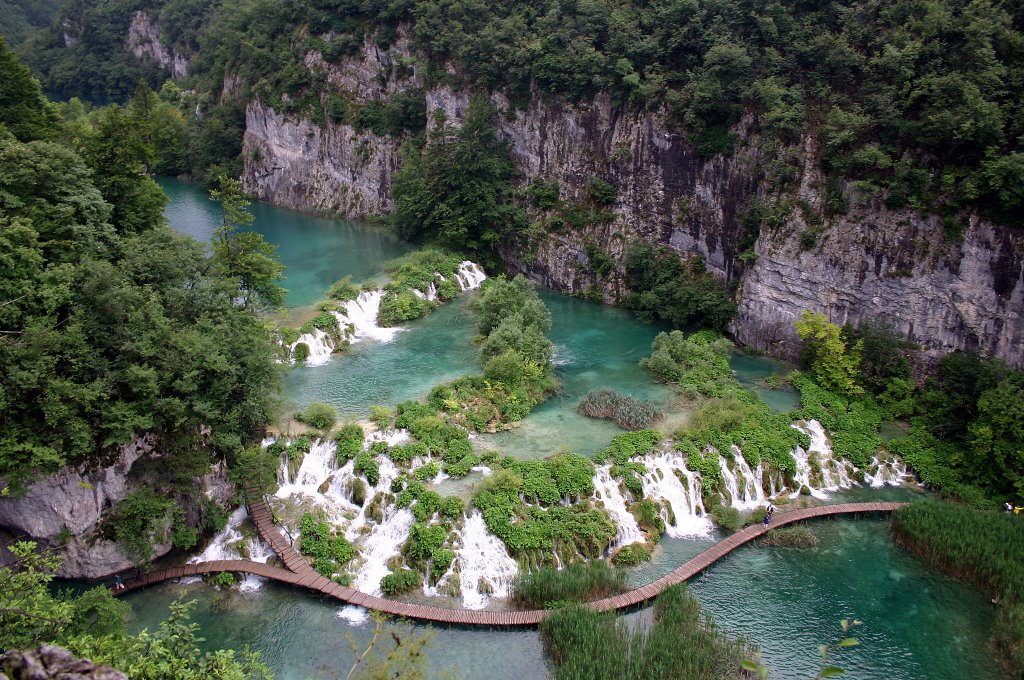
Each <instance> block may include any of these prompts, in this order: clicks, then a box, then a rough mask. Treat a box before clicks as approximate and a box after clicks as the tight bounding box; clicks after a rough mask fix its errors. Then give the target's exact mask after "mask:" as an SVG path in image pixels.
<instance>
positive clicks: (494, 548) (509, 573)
mask: <svg viewBox="0 0 1024 680" xmlns="http://www.w3.org/2000/svg"><path fill="white" fill-rule="evenodd" d="M457 536H458V537H457V539H456V541H457V543H459V544H460V545H459V547H458V548H456V549H455V561H454V562H453V563H452V569H451V572H457V573H458V574H459V579H460V582H461V585H462V606H464V607H466V608H467V609H483V608H484V607H486V606H487V602H488V601H489V599H490V598H491V597H508V593H509V588H510V587H511V585H512V582H513V580H514V579H515V578H516V576H517V575H518V574H519V566H518V565H517V564H516V561H515V560H514V559H512V557H511V556H510V555H509V554H508V550H506V549H505V544H504V543H502V542H501V540H500V539H498V538H497V537H496V536H495V535H494V534H492V533H490V532H489V531H487V525H486V524H485V523H484V516H483V515H482V514H480V511H479V510H473V512H472V513H470V515H469V517H467V518H466V521H465V524H464V525H463V527H462V529H461V530H459V531H458V532H457ZM450 577H451V573H449V574H446V575H445V577H444V578H450ZM442 580H443V579H442ZM487 590H489V591H490V593H489V594H488V593H487V592H484V591H487Z"/></svg>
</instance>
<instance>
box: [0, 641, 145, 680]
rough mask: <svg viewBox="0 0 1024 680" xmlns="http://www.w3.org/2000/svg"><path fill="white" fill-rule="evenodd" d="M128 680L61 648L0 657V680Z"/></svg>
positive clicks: (27, 651) (124, 676) (45, 646)
mask: <svg viewBox="0 0 1024 680" xmlns="http://www.w3.org/2000/svg"><path fill="white" fill-rule="evenodd" d="M51 679H52V680H128V676H127V675H125V674H124V673H122V672H121V671H116V670H114V669H113V668H111V667H110V666H104V665H102V664H95V663H93V662H92V661H89V660H88V659H80V658H78V657H76V656H75V655H74V654H72V653H71V652H69V651H68V650H66V649H64V648H63V647H55V646H54V645H43V646H42V647H40V648H39V649H28V650H12V651H9V652H6V653H4V654H3V655H0V680H51Z"/></svg>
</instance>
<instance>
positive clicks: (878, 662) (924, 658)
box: [128, 499, 1000, 680]
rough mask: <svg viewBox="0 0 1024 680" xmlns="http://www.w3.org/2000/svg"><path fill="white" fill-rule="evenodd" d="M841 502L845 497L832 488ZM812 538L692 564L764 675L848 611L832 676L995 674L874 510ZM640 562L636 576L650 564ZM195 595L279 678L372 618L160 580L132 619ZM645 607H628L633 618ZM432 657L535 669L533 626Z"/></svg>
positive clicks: (442, 647)
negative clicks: (851, 626)
mask: <svg viewBox="0 0 1024 680" xmlns="http://www.w3.org/2000/svg"><path fill="white" fill-rule="evenodd" d="M844 500H845V499H844ZM808 526H810V527H811V528H812V529H813V530H814V532H815V533H816V534H817V535H818V536H819V538H820V539H821V544H820V545H819V546H818V547H817V548H813V549H810V550H793V549H782V548H760V547H756V546H747V547H744V548H741V549H740V550H738V551H737V552H735V553H733V554H732V555H730V556H728V557H726V558H725V559H724V560H722V561H721V562H719V563H718V564H716V565H715V566H713V567H712V568H711V569H710V570H708V571H707V572H706V573H704V574H703V575H701V576H698V577H697V578H696V579H695V580H694V581H693V582H692V583H691V587H692V588H693V590H694V592H695V593H696V594H697V596H698V598H699V599H700V600H701V603H702V604H703V606H704V607H705V609H706V610H707V611H708V613H710V614H711V615H713V616H714V617H715V619H716V621H718V622H719V624H720V625H721V626H722V627H723V628H725V629H726V630H727V631H728V632H729V633H730V634H732V635H744V636H746V637H748V638H750V639H751V640H752V641H753V642H755V643H756V644H757V645H759V646H760V647H761V649H762V650H763V652H764V659H765V662H766V663H767V665H768V666H769V668H771V671H772V673H771V677H773V678H786V679H788V678H808V677H813V676H814V674H815V673H816V672H817V666H816V663H817V645H818V644H821V643H823V642H829V641H831V640H832V639H833V637H834V636H836V635H838V631H839V628H838V625H839V620H840V619H842V618H859V619H861V620H863V621H864V625H863V626H861V627H859V628H858V629H857V633H856V635H857V637H859V638H860V640H861V643H862V644H861V646H860V647H858V648H856V649H853V650H848V651H847V652H846V653H844V654H843V656H842V659H841V661H840V665H841V666H843V667H844V668H846V669H847V675H846V676H845V677H850V678H864V679H880V678H885V679H891V680H912V679H913V680H916V679H919V678H946V679H949V680H960V679H964V680H966V679H967V678H974V679H981V680H984V679H986V678H998V677H1000V675H999V674H998V672H996V670H995V669H994V668H992V666H991V665H992V662H991V660H990V657H989V656H988V653H987V649H986V644H987V640H988V637H989V635H990V633H991V625H992V616H993V612H992V606H991V605H990V604H989V603H988V601H987V600H986V598H985V597H984V596H983V595H982V594H981V593H979V592H977V591H974V590H973V589H971V588H969V587H967V586H965V585H963V584H961V583H957V582H955V581H952V580H950V579H947V578H945V577H943V576H941V575H940V574H938V573H937V572H935V571H933V570H931V569H929V568H928V567H927V566H926V565H925V564H924V563H923V562H921V561H920V560H918V559H916V558H914V557H912V556H910V555H909V554H908V553H906V552H904V551H902V550H901V549H899V548H897V547H896V546H895V545H894V544H893V542H892V541H891V539H890V538H889V528H888V522H887V521H885V520H881V519H859V520H853V519H839V520H824V521H816V522H812V523H810V524H808ZM710 544H711V541H710V540H682V539H680V540H666V541H664V542H663V550H662V551H661V553H660V555H656V556H655V560H656V563H657V562H663V566H664V567H668V566H669V565H671V566H672V567H674V566H676V565H678V564H681V563H682V562H684V561H686V559H689V557H692V556H693V555H695V554H697V553H698V552H700V551H701V550H704V549H705V548H706V547H707V546H708V545H710ZM661 570H662V569H661V568H653V569H652V568H651V567H649V566H648V567H645V568H644V571H643V572H642V574H637V576H638V577H640V576H642V577H643V578H642V580H644V581H646V580H648V578H647V577H650V576H655V575H660V574H658V572H661ZM182 596H184V597H186V599H192V598H194V599H196V600H198V607H197V610H196V612H195V617H194V618H195V620H196V621H197V622H199V623H200V624H201V625H202V627H203V633H204V635H205V636H206V638H207V642H206V643H205V646H206V647H207V648H211V649H212V648H217V647H225V646H227V647H234V648H241V647H243V646H244V645H246V644H248V645H251V646H252V647H253V648H254V649H258V650H260V651H262V652H263V655H264V659H265V661H266V662H267V663H269V664H270V665H271V667H272V668H273V669H274V671H275V672H276V673H277V677H278V678H280V679H282V680H298V679H300V678H307V677H326V676H324V675H322V674H318V673H317V670H318V668H320V667H327V668H329V669H330V670H332V671H334V672H335V673H337V672H340V673H341V674H342V675H344V673H346V672H347V671H348V668H349V667H350V665H351V663H352V659H353V658H354V653H353V652H352V650H351V646H350V643H349V641H348V640H347V639H346V635H349V634H350V635H351V636H353V637H354V638H355V639H356V640H359V641H363V640H366V639H368V637H369V635H370V634H371V633H372V624H370V623H364V624H361V625H359V626H350V625H349V624H348V623H347V622H346V621H345V620H343V619H340V618H338V617H337V613H338V612H339V611H340V610H341V607H340V606H339V605H338V604H337V603H334V602H330V601H327V600H323V599H320V598H316V597H313V596H311V595H309V594H307V593H304V592H302V591H299V590H293V589H290V588H286V587H282V586H275V585H270V584H268V585H265V586H264V587H263V589H262V590H260V591H257V592H255V593H248V594H242V593H236V592H226V593H222V592H218V591H216V590H214V589H213V588H210V587H208V586H205V585H202V584H197V585H193V586H179V585H175V584H168V585H164V586H159V587H155V588H151V589H149V590H147V591H145V592H141V593H133V594H131V595H129V596H128V598H129V600H130V601H131V602H132V604H133V605H134V606H135V609H136V615H135V618H134V619H133V621H132V622H131V627H132V629H133V630H138V629H140V628H142V627H145V626H150V627H152V626H155V625H156V624H157V623H158V622H159V621H160V620H161V619H162V618H163V617H164V616H166V613H167V605H168V604H169V603H170V602H171V601H172V600H173V599H175V598H176V597H182ZM648 612H649V610H645V612H643V613H641V615H640V616H639V617H638V618H641V619H643V618H646V616H645V614H647V613H648ZM432 629H433V630H435V631H436V637H435V639H434V641H433V643H432V644H431V646H430V647H429V648H428V652H427V653H428V658H429V660H430V663H431V665H432V667H433V668H435V669H448V668H452V667H453V666H454V667H456V668H457V669H458V671H459V672H460V674H461V676H462V677H464V678H466V679H467V680H477V679H479V680H502V679H505V678H508V679H510V680H512V679H520V678H534V677H547V676H548V670H547V666H546V662H545V660H544V655H543V648H542V644H541V641H540V636H539V634H538V633H537V632H536V631H534V630H523V631H498V630H474V629H468V628H444V627H432Z"/></svg>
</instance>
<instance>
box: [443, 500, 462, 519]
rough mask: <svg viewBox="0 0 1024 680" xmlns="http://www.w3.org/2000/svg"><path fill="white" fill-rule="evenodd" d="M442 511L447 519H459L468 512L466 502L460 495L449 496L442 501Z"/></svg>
mask: <svg viewBox="0 0 1024 680" xmlns="http://www.w3.org/2000/svg"><path fill="white" fill-rule="evenodd" d="M440 513H441V516H442V517H444V518H446V519H459V518H460V517H462V516H463V515H465V513H466V504H465V502H463V500H462V499H461V498H459V497H458V496H447V497H446V498H444V500H442V501H441V507H440Z"/></svg>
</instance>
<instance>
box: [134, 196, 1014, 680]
mask: <svg viewBox="0 0 1024 680" xmlns="http://www.w3.org/2000/svg"><path fill="white" fill-rule="evenodd" d="M161 184H162V186H163V187H164V189H165V191H167V192H168V195H169V196H171V198H172V203H171V205H170V206H169V207H168V210H167V215H168V218H169V220H170V222H171V225H172V226H173V227H174V228H175V229H178V230H179V231H183V232H186V233H190V234H192V235H194V236H196V237H197V238H201V239H208V238H209V235H210V234H211V233H212V230H213V229H214V228H215V226H216V225H217V224H218V222H219V219H220V216H219V213H218V212H217V210H216V206H215V205H214V204H213V203H212V202H210V201H208V200H207V199H206V197H205V194H204V193H203V192H202V191H201V190H200V189H199V188H198V187H197V186H196V185H192V184H186V183H182V182H177V181H173V180H163V181H162V182H161ZM254 212H255V214H256V221H255V223H254V229H256V230H258V231H260V232H261V233H263V234H264V236H265V237H266V238H267V240H268V241H270V242H271V243H275V244H277V245H278V246H279V248H280V249H279V256H280V258H281V260H282V262H283V263H284V264H286V265H287V267H288V269H287V271H286V275H287V276H288V280H287V281H286V282H285V285H286V286H287V287H288V288H289V297H288V304H289V305H290V306H304V305H308V304H311V303H313V302H315V301H316V300H318V299H319V298H320V297H321V296H322V294H323V291H324V290H325V289H326V287H327V286H328V285H330V283H332V282H333V281H335V280H336V279H338V278H340V277H341V276H344V275H346V274H351V275H352V276H353V278H354V279H355V280H357V281H358V280H365V279H369V278H372V277H374V276H375V275H377V274H378V273H379V269H380V264H381V262H382V261H384V260H386V259H389V258H392V257H395V256H398V255H401V254H402V253H404V252H406V251H407V250H408V248H409V247H408V246H407V245H405V244H402V243H401V242H399V241H397V240H395V239H394V238H391V237H390V236H388V235H387V234H384V233H382V232H380V231H377V230H374V229H372V228H371V227H369V226H368V225H365V224H362V223H359V222H345V221H340V220H326V219H318V218H311V217H308V216H304V215H300V214H298V213H294V212H291V211H286V210H281V209H277V208H273V207H271V206H265V205H258V206H254ZM541 294H542V297H543V299H544V301H545V303H546V304H547V305H548V307H549V309H551V312H552V316H553V321H554V323H553V328H552V334H551V335H552V339H553V341H554V343H555V345H556V348H557V356H556V364H557V365H556V373H557V376H558V378H559V380H560V381H561V384H562V387H561V389H560V391H559V393H558V394H557V395H556V396H555V397H554V398H552V399H551V400H550V401H548V402H546V403H545V404H543V405H542V406H540V407H539V408H537V409H536V410H535V411H534V413H532V414H531V415H530V416H529V417H528V418H526V420H525V421H524V422H523V424H522V426H521V427H519V428H517V429H515V430H512V431H508V432H503V433H498V434H494V435H485V436H483V437H482V441H483V442H484V444H485V445H488V446H496V447H498V448H500V449H502V450H503V451H505V452H507V453H511V454H513V455H517V456H520V457H542V456H546V455H548V454H549V453H551V452H552V451H555V450H557V449H559V448H563V447H566V448H571V449H573V450H576V451H579V452H581V453H593V452H595V451H598V450H600V449H601V448H603V447H604V446H606V445H607V443H608V440H609V439H610V437H611V436H612V435H613V434H615V433H617V432H618V431H619V430H618V429H617V428H615V426H614V425H612V424H611V423H607V422H603V421H594V420H591V419H587V418H583V417H582V416H579V415H577V414H576V413H575V406H576V404H577V403H578V401H579V399H580V398H581V397H582V396H583V395H584V394H585V393H586V392H587V391H588V390H590V389H592V388H595V387H612V388H615V389H617V390H619V391H621V392H624V393H627V394H631V395H632V396H634V397H637V398H640V399H648V400H652V401H655V402H658V403H659V404H661V405H662V406H663V407H665V408H666V409H667V410H668V411H669V412H670V416H669V419H668V420H669V422H668V423H667V424H666V427H669V426H670V425H671V422H672V419H673V418H681V417H684V415H685V414H683V415H680V410H681V409H679V408H678V405H675V404H673V403H672V393H671V391H670V390H669V389H667V388H665V387H664V386H660V385H656V384H654V383H653V382H652V381H651V379H650V376H649V375H648V374H646V372H644V371H642V370H641V369H640V368H639V366H638V364H637V362H638V360H639V358H640V357H641V356H644V355H645V354H646V353H647V352H648V351H649V349H650V343H651V340H652V339H653V338H654V336H655V335H656V334H657V333H658V332H659V331H661V330H663V329H662V328H659V327H657V326H652V325H647V324H642V323H639V322H638V321H636V320H635V319H634V318H633V317H632V316H631V315H629V314H628V313H625V312H623V311H621V310H616V309H611V308H607V307H603V306H600V305H594V304H591V303H587V302H583V301H580V300H576V299H573V298H569V297H566V296H563V295H559V294H557V293H553V292H549V291H543V292H542V293H541ZM405 328H406V330H404V331H403V332H401V333H399V334H398V336H397V337H396V339H395V340H394V341H393V342H391V343H385V344H379V343H370V342H367V343H360V344H357V345H355V346H353V348H352V349H351V351H350V352H349V353H348V354H346V355H344V356H338V357H335V358H334V359H332V361H331V362H329V363H328V364H327V365H325V366H321V367H316V368H306V367H298V368H295V369H293V370H292V371H290V372H289V373H288V374H287V375H286V377H285V381H284V391H285V394H284V396H285V398H286V399H287V400H288V401H290V402H291V403H292V404H293V405H302V404H304V403H307V402H309V401H313V400H320V401H327V402H329V403H332V404H334V405H335V406H337V407H338V408H339V410H340V411H341V412H342V413H345V414H347V415H352V416H364V415H365V414H366V413H367V410H368V408H369V406H370V405H371V404H377V403H379V404H390V405H393V404H395V403H397V402H399V401H402V400H405V399H410V398H416V397H420V396H422V395H424V394H425V393H426V392H427V391H428V390H429V389H430V387H431V386H433V385H434V384H437V383H438V382H442V381H444V380H449V379H451V378H454V377H456V376H458V375H463V374H466V373H470V372H475V371H478V370H479V368H478V366H477V363H476V359H475V350H474V347H473V345H472V334H473V320H472V318H471V317H470V312H469V311H468V309H467V298H465V297H463V298H460V299H459V300H457V301H456V302H454V303H451V304H448V305H445V306H443V307H441V308H439V309H438V310H436V311H435V312H434V313H433V314H431V315H430V316H428V317H427V318H425V319H421V320H418V321H415V322H412V323H410V324H407V326H406V327H405ZM732 366H733V369H734V371H735V372H736V374H737V377H738V378H739V379H740V381H741V382H743V383H744V384H746V385H748V386H751V387H755V388H757V389H759V388H758V381H760V380H763V379H764V378H765V377H767V376H768V375H770V374H771V373H773V372H776V371H778V370H780V368H781V369H782V370H784V367H780V365H779V364H777V363H775V362H772V361H768V360H765V359H760V358H757V357H750V356H746V355H741V354H737V355H735V356H734V357H733V359H732ZM759 393H760V394H761V395H762V398H763V399H765V401H766V402H767V403H769V405H770V406H772V408H774V409H776V410H786V409H788V408H792V407H793V406H795V405H796V398H795V394H793V393H791V392H785V391H768V390H763V389H759ZM453 484H454V485H455V486H457V485H458V484H459V482H458V481H454V480H453ZM908 495H909V496H912V497H916V496H918V495H920V494H914V493H913V492H912V491H909V490H874V489H872V490H868V489H857V490H855V491H851V492H847V493H844V494H836V495H835V500H836V501H843V500H866V499H868V498H870V499H874V500H881V499H883V498H889V497H896V498H901V499H902V498H906V497H908ZM812 526H813V527H814V530H815V531H816V532H817V533H818V535H819V536H820V538H821V545H820V546H819V547H817V548H814V549H811V550H807V551H798V550H788V549H763V548H758V547H746V548H743V549H741V550H739V551H737V552H736V553H734V554H733V555H731V556H729V557H728V558H726V559H725V560H723V561H722V562H720V563H719V564H718V565H716V566H715V567H713V568H712V569H710V570H709V571H708V572H707V573H706V574H704V575H702V576H701V577H699V578H698V579H697V580H696V581H695V582H694V583H693V588H694V590H695V592H696V593H697V594H698V596H699V597H700V599H701V601H702V603H703V604H704V606H705V607H706V609H707V611H708V612H709V613H711V614H712V615H714V616H715V617H716V619H717V620H718V621H719V622H720V624H721V625H722V626H723V627H724V628H725V629H726V630H728V631H729V632H730V633H732V634H736V635H745V636H747V637H749V638H750V639H752V640H753V641H754V642H755V643H756V644H758V645H759V646H761V648H762V649H763V650H764V652H765V659H766V661H767V663H768V665H769V666H770V668H771V669H772V677H776V678H798V677H799V678H805V677H811V676H813V675H814V673H815V672H816V670H817V667H816V666H815V665H814V664H815V663H816V659H817V645H818V644H820V643H822V642H827V641H829V640H830V638H831V637H832V636H833V634H834V633H836V632H837V631H838V629H837V627H836V626H837V625H838V621H839V620H840V619H842V618H848V617H856V618H860V619H862V620H864V621H865V625H864V626H863V627H862V628H861V629H860V630H858V636H859V637H860V638H861V640H862V643H863V644H862V646H861V647H860V648H858V649H856V650H852V651H851V652H850V653H849V654H846V655H845V656H844V658H843V661H842V662H841V664H840V665H843V666H845V667H846V668H847V669H848V675H847V677H852V678H893V679H895V680H901V679H911V678H950V679H953V680H956V679H959V678H982V679H984V678H994V677H998V675H997V674H996V673H995V672H994V671H993V670H992V669H991V668H990V665H991V662H990V659H989V657H988V654H987V650H986V641H987V639H988V637H989V634H990V629H991V622H992V617H993V615H992V607H991V605H990V604H989V603H988V602H987V600H986V599H985V598H984V597H983V596H982V595H981V594H979V593H977V592H976V591H974V590H972V589H970V588H968V587H966V586H964V585H962V584H958V583H955V582H952V581H950V580H948V579H945V578H944V577H942V576H941V575H939V574H937V573H936V572H934V571H932V570H930V569H928V568H927V567H926V566H925V565H924V564H923V563H921V562H919V561H918V560H916V559H915V558H913V557H911V556H910V555H908V554H907V553H905V552H903V551H902V550H900V549H899V548H897V547H896V546H895V545H894V544H893V542H892V541H891V540H890V539H889V534H888V528H887V523H886V522H884V521H879V520H860V521H854V520H846V519H844V520H835V521H827V522H818V523H815V524H813V525H812ZM717 538H718V537H712V538H708V539H668V538H666V539H664V540H663V541H662V543H661V545H660V546H659V548H658V549H657V550H656V551H655V555H654V557H653V559H652V561H651V562H649V563H647V564H645V565H642V566H641V567H638V568H637V569H635V570H634V571H633V572H632V573H631V577H630V580H631V582H632V583H634V584H636V585H639V584H642V583H647V582H650V581H651V580H653V579H655V578H657V577H659V576H661V575H663V574H665V573H667V572H669V571H671V570H672V569H674V568H675V567H677V566H679V565H680V564H682V563H683V562H685V561H686V560H687V559H689V558H690V557H692V556H693V555H695V554H697V553H699V552H700V551H702V550H704V549H705V548H707V547H708V546H709V545H711V544H712V542H713V541H714V540H717ZM183 595H184V596H186V597H189V598H192V597H194V598H195V599H197V600H198V609H197V611H196V620H197V621H199V622H200V623H201V624H202V626H203V632H204V634H205V636H206V637H207V642H206V646H207V647H209V648H217V647H224V646H228V647H235V648H240V647H242V646H244V645H247V644H248V645H251V646H252V647H254V648H255V649H258V650H260V651H262V652H263V653H264V658H265V660H266V661H267V662H268V663H270V665H271V666H272V667H273V668H274V670H275V671H276V672H277V675H278V677H279V678H281V679H283V680H291V679H298V678H307V677H317V676H319V677H328V676H325V675H323V673H320V672H319V671H318V669H320V668H321V667H323V668H326V669H329V670H330V671H332V672H334V673H338V672H340V673H341V674H342V676H343V675H344V674H345V673H347V671H348V668H349V666H350V664H351V661H352V659H353V658H354V653H353V652H352V650H351V645H350V643H349V641H348V640H347V639H346V636H347V635H349V634H351V635H352V636H353V637H354V638H355V639H356V640H357V641H360V640H365V639H367V638H368V636H369V635H370V634H371V632H372V631H371V629H370V626H369V624H362V625H359V626H351V625H349V624H348V623H347V622H346V621H345V620H343V619H341V618H339V617H338V612H339V611H340V610H341V607H339V606H338V604H337V603H335V602H330V601H326V600H322V599H319V598H316V597H313V596H311V595H310V594H308V593H305V592H303V591H299V590H294V589H290V588H286V587H282V586H276V585H273V584H266V585H265V586H264V587H263V588H262V589H261V590H259V591H257V592H254V593H238V592H226V593H220V592H218V591H215V590H213V589H212V588H209V587H207V586H205V585H202V584H197V585H193V586H181V585H177V584H167V585H164V586H160V587H156V588H151V589H148V590H146V591H144V592H140V593H135V594H132V595H130V596H129V598H130V600H131V601H132V603H133V604H134V605H135V609H136V615H135V619H134V621H133V622H132V626H133V628H134V629H139V628H141V627H144V626H153V625H155V624H156V623H157V622H159V621H160V620H161V619H162V618H164V617H165V616H166V613H167V604H168V603H169V602H171V601H172V600H173V599H175V598H177V597H181V596H183ZM646 617H649V610H643V611H641V612H638V613H634V614H631V615H630V618H632V619H636V620H639V621H643V620H644V619H645V618H646ZM434 630H435V631H436V638H435V640H434V642H433V643H432V645H431V647H430V649H429V659H430V662H431V664H432V665H433V667H434V668H436V669H443V668H450V667H452V666H455V667H457V669H458V670H459V672H460V673H461V675H462V677H465V678H486V679H487V680H499V679H501V678H532V677H546V676H547V675H548V670H547V667H546V665H545V660H544V655H543V649H542V645H541V642H540V637H539V635H538V633H537V632H536V631H481V630H472V629H464V628H435V629H434Z"/></svg>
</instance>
